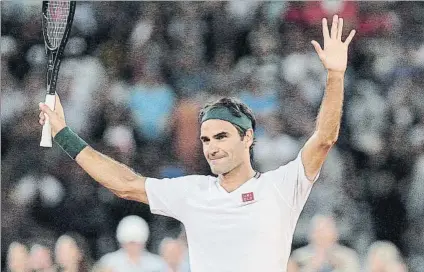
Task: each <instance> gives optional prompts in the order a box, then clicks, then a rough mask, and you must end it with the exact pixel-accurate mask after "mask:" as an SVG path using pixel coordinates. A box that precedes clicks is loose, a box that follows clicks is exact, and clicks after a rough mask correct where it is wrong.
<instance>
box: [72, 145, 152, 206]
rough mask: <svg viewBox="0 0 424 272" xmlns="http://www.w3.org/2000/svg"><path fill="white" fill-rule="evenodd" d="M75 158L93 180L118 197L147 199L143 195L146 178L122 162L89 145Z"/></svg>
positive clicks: (142, 200) (144, 200) (143, 200)
mask: <svg viewBox="0 0 424 272" xmlns="http://www.w3.org/2000/svg"><path fill="white" fill-rule="evenodd" d="M75 160H76V162H77V163H78V164H79V165H80V166H81V167H82V168H83V169H84V170H85V171H86V172H87V173H88V174H89V175H90V176H91V177H92V178H93V179H94V180H96V181H97V182H99V183H100V184H101V185H103V186H105V187H106V188H108V189H109V190H111V191H112V192H113V193H114V194H116V195H118V196H119V197H122V198H126V199H131V200H139V201H141V202H144V203H146V202H147V199H144V198H145V197H143V196H144V195H145V192H144V182H145V180H146V178H145V177H142V176H140V175H138V174H137V173H135V172H134V171H133V170H131V169H130V168H129V167H127V166H125V165H124V164H121V163H119V162H117V161H115V160H113V159H111V158H109V157H108V156H106V155H103V154H101V153H100V152H97V151H96V150H94V149H93V148H91V147H89V146H88V147H86V148H84V149H83V150H82V151H81V152H80V153H79V154H78V156H77V157H76V158H75Z"/></svg>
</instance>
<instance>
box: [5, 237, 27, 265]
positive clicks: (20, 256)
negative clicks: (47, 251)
mask: <svg viewBox="0 0 424 272" xmlns="http://www.w3.org/2000/svg"><path fill="white" fill-rule="evenodd" d="M29 271H30V269H29V252H28V249H27V248H26V246H25V245H23V244H21V243H18V242H13V243H11V244H10V246H9V250H8V252H7V272H29Z"/></svg>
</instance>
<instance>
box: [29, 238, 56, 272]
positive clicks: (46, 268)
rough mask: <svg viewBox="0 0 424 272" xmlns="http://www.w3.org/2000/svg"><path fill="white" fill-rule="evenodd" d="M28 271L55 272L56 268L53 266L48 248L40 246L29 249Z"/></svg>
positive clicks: (35, 245)
mask: <svg viewBox="0 0 424 272" xmlns="http://www.w3.org/2000/svg"><path fill="white" fill-rule="evenodd" d="M29 264H30V270H34V271H42V272H57V271H58V269H57V267H56V266H55V265H54V264H53V259H52V254H51V250H50V248H48V247H47V246H44V245H40V244H34V245H33V246H32V247H31V250H30V255H29Z"/></svg>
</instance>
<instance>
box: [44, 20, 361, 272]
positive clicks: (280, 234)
mask: <svg viewBox="0 0 424 272" xmlns="http://www.w3.org/2000/svg"><path fill="white" fill-rule="evenodd" d="M322 24H323V36H324V49H321V47H320V45H319V44H318V43H317V42H316V41H312V44H313V46H314V47H315V50H316V51H317V53H318V56H319V58H320V59H321V61H322V63H323V64H324V67H325V68H326V69H327V70H328V77H327V85H326V92H325V95H324V98H323V101H322V104H321V109H320V111H319V114H318V118H317V126H316V130H315V132H314V133H313V135H312V136H311V137H310V139H309V140H308V141H307V142H306V144H305V145H304V147H303V148H302V149H301V151H300V152H299V153H298V156H297V157H296V159H295V160H293V161H291V162H290V163H288V164H287V165H284V166H281V167H279V168H277V169H275V170H272V171H269V172H266V173H263V174H260V173H258V172H256V171H255V170H254V169H253V168H252V164H251V160H250V150H251V149H252V145H253V141H254V130H255V125H256V124H255V119H254V117H253V114H252V113H251V111H250V110H249V108H248V107H247V106H245V105H244V104H241V103H239V102H237V101H236V100H232V99H228V98H224V99H221V100H220V101H217V102H216V103H214V104H212V105H207V106H206V107H205V108H204V109H203V110H202V112H201V115H200V123H201V127H200V130H201V141H202V143H203V151H204V155H205V158H206V160H207V161H208V163H209V165H210V167H211V170H212V172H213V173H214V174H215V175H217V177H212V176H200V175H193V176H185V177H181V178H175V179H155V178H146V177H143V176H140V175H138V174H137V173H135V172H134V171H132V170H131V169H129V168H128V167H126V166H124V165H122V164H120V163H118V162H116V161H114V160H112V159H111V158H109V157H106V156H104V155H103V154H101V153H99V152H97V151H95V150H94V149H93V148H91V147H90V146H88V145H87V143H85V142H84V141H83V140H82V139H81V138H79V137H78V136H77V135H76V134H75V133H73V132H72V131H71V130H70V129H69V128H68V127H67V126H66V123H65V118H64V113H63V109H62V107H61V104H60V101H59V99H58V97H56V108H55V111H54V112H53V111H51V110H50V109H49V108H48V107H47V106H46V105H45V104H42V103H41V104H40V109H41V111H42V112H41V113H40V124H44V123H45V120H46V118H45V116H44V115H47V116H48V118H49V120H50V124H51V127H52V135H53V136H54V140H55V142H56V143H58V144H59V146H61V147H62V149H64V150H65V152H66V153H68V155H69V156H70V157H71V158H73V159H75V160H76V162H77V163H78V164H79V165H80V166H81V167H82V168H83V169H84V170H85V171H86V172H87V173H88V174H89V175H90V176H91V177H93V178H94V179H95V180H96V181H98V182H99V183H101V184H102V185H103V186H105V187H107V188H108V189H110V190H111V191H112V192H114V193H115V194H116V195H118V196H119V197H122V198H125V199H129V200H135V201H140V202H143V203H146V204H149V205H150V209H151V211H152V212H153V213H156V214H162V215H166V216H171V217H173V218H176V219H178V220H180V221H181V222H182V223H183V224H184V226H185V229H186V232H187V241H188V245H189V255H190V266H191V271H193V272H217V271H219V272H223V271H231V272H236V271H243V272H249V271H252V272H257V271H267V272H277V271H278V272H281V271H286V269H287V262H288V258H289V255H290V247H291V242H292V236H293V232H294V229H295V227H296V222H297V220H298V218H299V215H300V213H301V211H302V208H303V206H304V204H305V202H306V200H307V197H308V195H309V193H310V191H311V188H312V185H313V182H315V181H316V179H317V177H318V174H319V171H320V169H321V166H322V164H323V163H324V161H325V158H326V157H327V154H328V152H329V151H330V149H331V147H332V146H333V145H334V143H335V142H336V140H337V138H338V133H339V128H340V120H341V114H342V105H343V89H344V88H343V85H344V73H345V70H346V66H347V49H348V45H349V43H350V41H351V40H352V38H353V36H354V34H355V32H354V31H351V32H350V34H349V36H348V37H347V39H346V41H345V42H342V41H341V36H342V30H343V19H341V18H338V16H337V15H335V16H334V17H333V23H332V26H331V31H330V30H329V29H328V25H327V20H326V19H323V22H322Z"/></svg>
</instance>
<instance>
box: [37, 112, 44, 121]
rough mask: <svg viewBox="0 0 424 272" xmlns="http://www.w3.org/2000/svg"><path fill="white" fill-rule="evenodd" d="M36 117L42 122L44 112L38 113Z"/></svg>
mask: <svg viewBox="0 0 424 272" xmlns="http://www.w3.org/2000/svg"><path fill="white" fill-rule="evenodd" d="M38 117H39V118H40V119H42V120H44V112H42V111H40V114H39V115H38Z"/></svg>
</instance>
